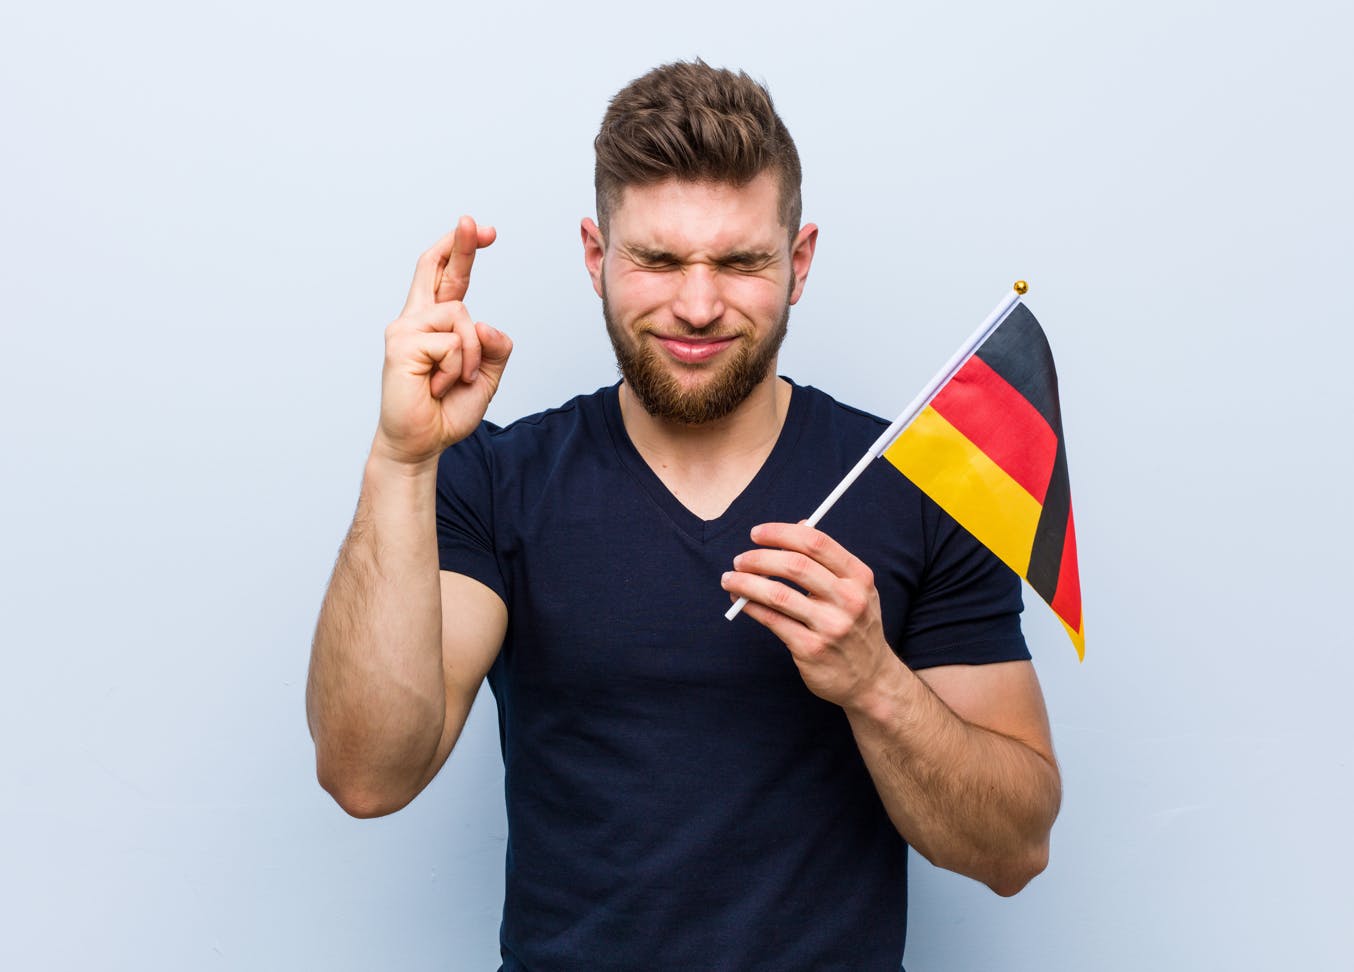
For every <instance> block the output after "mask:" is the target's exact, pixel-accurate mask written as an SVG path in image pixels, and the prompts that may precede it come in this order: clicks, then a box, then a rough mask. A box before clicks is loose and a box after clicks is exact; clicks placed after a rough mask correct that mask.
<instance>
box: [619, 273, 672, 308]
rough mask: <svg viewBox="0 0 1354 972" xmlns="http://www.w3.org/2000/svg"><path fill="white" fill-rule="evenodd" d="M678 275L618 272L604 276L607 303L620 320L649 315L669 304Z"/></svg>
mask: <svg viewBox="0 0 1354 972" xmlns="http://www.w3.org/2000/svg"><path fill="white" fill-rule="evenodd" d="M679 279H680V277H679V275H678V274H674V273H640V272H637V271H631V272H626V271H621V272H620V273H617V274H616V275H615V276H614V277H613V276H612V275H611V274H608V275H607V281H606V284H607V291H606V293H607V300H608V301H610V303H611V306H612V307H614V308H616V310H617V312H619V313H620V314H621V315H622V317H624V318H630V317H633V316H642V315H646V314H651V313H653V312H654V311H656V310H658V309H660V308H662V307H663V306H664V305H666V304H669V303H671V302H672V301H673V299H674V298H675V296H676V294H677V286H678V280H679Z"/></svg>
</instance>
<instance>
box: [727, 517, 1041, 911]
mask: <svg viewBox="0 0 1354 972" xmlns="http://www.w3.org/2000/svg"><path fill="white" fill-rule="evenodd" d="M753 540H754V541H755V542H757V543H759V544H766V545H767V547H764V548H762V549H758V550H750V551H748V552H747V553H744V554H740V555H739V556H738V557H737V558H736V559H735V560H734V567H735V570H734V571H732V572H730V573H729V574H727V575H725V580H724V587H725V590H727V591H729V592H730V595H731V596H740V595H741V596H747V597H748V598H749V599H750V603H749V604H748V606H747V608H746V610H747V612H748V614H749V616H750V617H752V618H753V619H754V620H757V621H759V622H760V623H762V624H764V625H765V626H766V627H767V628H768V629H770V630H771V631H772V632H773V633H774V634H776V636H777V637H779V638H780V639H781V640H782V641H783V642H785V644H786V647H787V648H789V650H790V653H791V655H792V656H793V658H794V660H795V664H796V665H797V666H798V667H799V671H800V674H801V676H802V677H803V678H804V682H805V684H806V685H807V686H808V687H809V689H810V690H811V691H813V692H814V693H815V694H817V695H818V696H820V697H821V698H824V699H827V700H828V701H830V702H834V703H836V704H837V705H840V706H841V707H842V708H843V710H844V711H845V712H846V715H847V718H848V720H849V721H850V724H851V728H852V731H853V733H854V734H855V737H856V743H857V745H858V746H859V747H860V751H861V755H862V757H863V758H864V759H865V763H866V766H867V767H868V768H869V770H870V774H871V776H872V778H873V779H874V783H875V788H876V789H877V790H878V792H879V796H880V799H881V800H882V801H883V803H884V807H885V809H886V810H887V811H888V813H889V817H890V819H891V820H892V821H893V823H894V826H895V827H897V828H898V832H899V833H900V834H902V836H903V837H904V838H905V839H906V840H907V841H908V843H910V844H912V845H913V846H914V847H916V848H917V850H918V851H919V852H920V853H922V854H923V855H924V856H925V857H926V858H927V859H928V860H930V861H931V862H932V863H934V864H937V865H938V866H941V867H945V868H947V869H950V870H953V871H957V872H959V873H960V874H965V875H967V876H969V877H972V878H976V879H977V880H979V881H982V882H983V883H984V884H986V885H988V887H990V888H992V890H994V891H996V892H997V893H998V894H1007V895H1009V894H1015V893H1016V892H1017V891H1019V890H1020V889H1021V888H1022V887H1024V885H1025V884H1026V883H1028V882H1029V880H1030V879H1031V878H1033V877H1034V876H1035V875H1036V874H1038V873H1039V872H1040V871H1041V870H1043V868H1044V866H1045V864H1046V862H1047V859H1048V838H1049V831H1050V829H1051V828H1052V826H1053V819H1054V817H1055V816H1056V815H1057V812H1058V805H1059V802H1060V799H1061V783H1060V781H1059V777H1058V770H1057V765H1056V763H1055V762H1054V760H1053V747H1052V742H1051V740H1050V736H1049V728H1048V719H1047V716H1046V714H1045V712H1044V704H1043V697H1042V694H1041V693H1040V691H1039V685H1038V681H1037V680H1036V679H1035V678H1034V669H1033V667H1032V666H1030V665H1029V664H1028V663H1025V662H1022V663H1008V664H999V665H990V666H958V665H956V666H945V667H941V668H935V669H930V670H926V671H923V672H922V673H920V674H914V673H913V672H911V671H910V670H909V669H908V668H907V666H906V665H904V664H903V663H902V662H901V661H900V660H899V659H898V657H897V656H896V655H895V654H894V653H893V650H892V649H891V648H890V647H889V645H888V643H887V641H886V640H885V638H884V634H883V625H882V622H881V620H880V612H879V595H878V592H877V591H876V590H875V587H874V578H873V577H872V575H871V574H870V570H869V568H868V567H866V566H865V565H864V564H863V563H861V561H859V560H858V559H857V558H855V557H854V556H852V555H851V554H850V553H849V552H848V551H846V550H845V549H843V548H842V547H841V546H840V545H839V544H837V543H836V541H834V540H832V538H830V537H828V536H827V535H826V534H824V533H822V532H820V531H818V530H814V529H813V528H811V527H808V526H804V525H802V524H788V523H778V524H763V525H761V526H759V527H757V528H756V529H755V530H754V531H753ZM776 578H785V579H787V580H790V581H793V582H794V583H795V584H797V585H798V586H799V587H800V588H802V589H803V591H804V593H800V592H799V591H796V590H794V589H793V588H791V587H790V586H789V585H787V584H784V583H781V582H780V581H779V580H777V579H776Z"/></svg>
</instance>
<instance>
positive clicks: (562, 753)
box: [307, 62, 1060, 972]
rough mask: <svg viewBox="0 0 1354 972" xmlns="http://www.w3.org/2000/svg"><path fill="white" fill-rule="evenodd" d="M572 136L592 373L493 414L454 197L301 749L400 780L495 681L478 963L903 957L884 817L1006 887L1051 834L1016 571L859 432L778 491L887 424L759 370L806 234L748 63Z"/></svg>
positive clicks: (430, 761)
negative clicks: (575, 389)
mask: <svg viewBox="0 0 1354 972" xmlns="http://www.w3.org/2000/svg"><path fill="white" fill-rule="evenodd" d="M596 146H597V175H596V183H597V186H596V187H597V207H598V214H597V221H596V222H594V221H593V220H591V219H585V220H583V223H582V227H581V236H582V242H583V253H584V260H585V263H586V265H587V270H588V273H589V275H590V277H591V279H592V283H593V287H594V288H595V290H596V291H597V293H598V295H599V296H600V297H601V298H602V303H603V316H604V318H605V321H606V326H607V330H608V333H609V335H610V337H611V340H612V343H613V346H614V348H615V351H616V356H617V360H618V362H619V365H620V370H621V374H622V378H623V380H622V381H621V383H620V384H619V385H618V386H614V387H611V388H605V389H602V390H600V391H599V392H597V393H595V394H592V395H585V396H580V397H579V398H576V399H574V400H573V401H571V402H569V403H567V404H565V405H564V406H562V407H561V408H558V409H555V410H552V411H549V412H545V413H543V414H540V415H536V416H532V417H530V418H527V419H523V420H521V421H519V422H516V423H514V424H512V425H510V426H508V427H506V428H503V429H499V428H496V427H494V426H491V425H488V424H485V423H482V418H483V415H484V413H485V409H486V407H487V406H488V404H489V401H490V399H491V398H492V396H493V394H494V391H495V390H496V389H497V387H498V383H499V381H500V379H501V377H502V375H503V372H504V367H505V365H506V364H507V361H508V356H509V353H510V351H511V349H512V345H511V342H510V341H509V339H508V338H507V337H506V336H505V335H503V334H502V333H501V332H499V331H497V330H495V329H494V328H491V327H489V326H487V325H485V324H483V323H476V322H475V321H474V320H473V319H472V318H471V316H470V314H469V312H468V311H467V310H466V308H465V306H464V304H463V303H461V298H463V297H464V295H465V293H466V288H467V285H468V283H469V277H470V271H471V266H472V263H473V261H474V258H475V254H476V251H477V250H478V249H480V248H483V247H487V246H489V245H490V244H491V243H492V242H493V241H494V236H495V233H494V230H493V229H492V228H489V227H482V226H478V225H477V224H476V223H475V222H474V221H473V220H471V219H469V218H468V217H465V218H462V220H461V221H460V223H459V224H458V225H457V227H456V229H455V230H454V231H453V232H452V233H450V234H448V235H447V236H446V237H444V238H443V239H442V240H440V241H439V242H438V243H437V244H436V245H434V247H433V248H432V249H431V250H429V251H428V252H427V253H425V254H424V255H423V256H422V257H421V258H420V260H419V262H418V267H417V269H416V271H415V275H414V282H413V285H412V287H411V290H410V294H409V298H408V302H407V303H406V305H405V308H404V311H403V312H402V313H401V315H400V317H399V319H398V320H396V321H395V322H394V323H393V324H392V325H390V327H389V328H388V329H387V332H386V360H385V371H384V377H383V385H382V401H381V416H380V422H379V425H378V428H377V432H376V436H375V439H374V441H373V444H372V450H371V456H370V458H369V460H368V463H367V467H366V473H365V477H364V480H363V486H362V493H361V498H360V500H359V504H358V510H357V514H356V516H355V518H354V521H353V526H352V530H351V532H350V534H349V536H348V539H347V541H346V542H345V544H344V546H343V550H342V552H341V554H340V556H339V560H338V563H337V565H336V567H335V571H334V576H333V579H332V581H331V583H330V588H329V591H328V594H327V596H326V598H325V603H324V607H323V610H322V612H321V617H320V621H319V625H318V629H317V631H316V636H315V644H314V652H313V656H312V662H311V674H310V682H309V687H308V694H307V701H308V714H309V718H310V725H311V730H312V734H313V736H314V738H315V743H316V752H317V763H318V772H319V777H320V780H321V782H322V784H323V785H324V786H325V788H326V789H328V790H329V791H330V792H331V793H332V794H333V795H334V797H335V798H336V799H337V800H338V802H339V803H340V804H341V805H342V806H343V807H344V809H346V810H347V811H348V812H350V813H352V814H354V815H356V816H372V815H378V814H384V813H390V812H392V811H394V810H396V809H398V808H400V807H401V806H403V805H405V804H406V803H408V802H409V801H410V800H411V799H413V797H414V796H415V795H416V794H417V793H418V792H419V791H420V790H422V789H423V787H424V786H425V785H427V783H428V781H429V780H431V779H432V777H433V776H434V775H435V774H436V773H437V771H438V769H439V768H440V767H441V766H442V764H443V762H444V761H445V760H446V758H447V755H448V754H449V753H450V751H451V748H452V746H453V745H454V744H455V742H456V738H457V735H458V734H459V733H460V731H461V727H462V726H463V724H464V721H465V718H466V715H467V713H468V712H469V709H470V706H471V703H472V701H473V700H474V698H475V695H476V692H477V691H478V689H479V686H480V684H481V682H482V680H483V679H484V678H485V677H486V675H487V677H488V679H489V682H490V685H491V687H492V688H493V691H494V694H495V697H496V700H497V704H498V710H499V725H500V732H501V742H502V746H503V754H504V764H505V776H506V783H505V786H506V798H507V811H508V822H509V837H508V849H507V892H506V901H505V905H504V918H503V925H502V930H501V940H502V951H503V960H504V968H505V969H508V970H513V969H533V970H556V969H588V970H602V969H617V970H622V969H636V970H638V969H644V970H653V969H683V970H686V969H702V970H708V969H730V970H733V969H739V970H742V969H775V970H794V969H804V970H822V969H850V970H853V972H859V970H868V969H880V970H884V969H888V970H896V969H898V967H899V964H900V962H901V958H902V951H903V939H904V934H905V924H906V922H905V912H906V878H905V870H904V869H905V862H906V856H905V854H906V846H905V844H904V841H906V842H907V843H910V844H912V846H914V847H916V848H917V849H918V851H920V852H921V853H922V854H924V855H925V856H926V857H927V858H928V859H929V860H931V861H933V862H934V863H936V864H938V865H940V866H942V867H947V868H951V869H953V870H956V871H958V872H960V873H963V874H967V875H970V876H972V877H974V878H977V879H978V880H981V881H983V882H985V883H986V884H988V885H989V886H990V887H991V888H992V889H993V890H995V891H996V892H998V893H1000V894H1013V893H1015V892H1016V891H1018V890H1019V889H1020V888H1021V887H1022V886H1023V885H1024V884H1025V883H1026V882H1027V881H1028V880H1029V879H1030V878H1031V877H1033V876H1034V875H1035V874H1037V873H1038V872H1039V871H1040V870H1041V869H1042V868H1043V867H1044V865H1045V862H1046V860H1047V852H1048V835H1049V830H1050V827H1051V826H1052V822H1053V818H1054V816H1055V815H1056V813H1057V808H1058V802H1059V794H1060V789H1059V778H1058V771H1057V768H1056V765H1055V763H1054V759H1053V752H1052V745H1051V742H1050V738H1049V727H1048V721H1047V717H1046V715H1045V711H1044V705H1043V700H1042V696H1041V694H1040V691H1039V688H1038V683H1037V681H1036V679H1035V676H1034V672H1033V669H1032V668H1031V666H1030V663H1029V655H1028V652H1027V651H1026V648H1025V645H1024V641H1023V639H1022V637H1021V635H1020V629H1019V611H1020V590H1019V581H1018V579H1017V578H1016V577H1015V576H1014V575H1013V574H1012V573H1011V572H1010V571H1009V570H1007V569H1006V568H1005V567H1004V566H1002V565H1001V564H1000V563H999V562H998V561H996V559H995V558H993V557H992V556H991V555H990V554H989V553H988V552H987V551H986V550H984V549H983V548H982V547H980V546H979V545H978V544H977V543H976V541H974V540H973V539H972V538H971V537H970V536H968V535H967V534H966V533H964V532H963V531H962V530H961V529H960V528H959V527H958V526H957V525H956V524H955V523H954V522H953V521H952V520H951V519H949V517H947V516H946V515H945V514H943V513H942V512H940V511H939V509H938V508H936V507H935V506H934V505H933V504H932V503H930V502H929V501H928V500H926V499H925V497H924V496H923V495H922V494H921V493H920V492H919V491H918V490H916V489H915V488H914V487H912V486H911V484H909V483H908V482H907V481H906V480H904V479H903V478H902V477H901V476H899V475H898V474H897V473H896V472H894V471H893V470H892V469H891V467H888V466H887V465H886V464H884V463H878V464H876V466H877V467H878V468H875V469H872V470H870V471H869V472H868V473H866V474H865V475H864V476H862V478H861V479H860V480H859V481H858V482H857V483H856V485H854V486H853V487H852V491H851V494H850V495H849V496H848V497H847V498H846V500H845V501H843V502H842V503H840V504H839V505H838V507H837V508H836V509H835V510H834V511H833V513H832V514H830V515H829V517H827V518H826V519H825V521H824V524H823V525H824V528H825V530H824V531H819V530H815V529H811V528H809V527H807V526H804V525H802V524H799V523H796V522H795V521H796V520H797V519H798V518H799V517H801V516H803V515H804V514H805V513H806V512H807V511H808V510H810V509H812V507H813V506H815V505H816V504H817V503H818V501H819V500H820V499H821V498H822V497H823V496H824V495H825V494H826V493H827V492H828V491H829V490H830V488H831V487H832V485H833V484H835V482H836V481H837V480H838V479H839V478H840V476H841V475H842V473H843V472H844V471H845V470H846V469H847V468H849V467H850V466H851V465H852V464H853V463H854V462H855V460H856V459H857V458H858V457H859V456H860V455H861V454H862V453H863V452H864V450H865V448H866V447H867V446H868V445H869V443H870V442H871V441H873V440H874V438H875V437H876V436H877V435H878V434H879V431H880V430H881V428H882V424H883V423H882V422H881V420H879V419H876V418H873V417H871V416H867V415H864V414H863V413H860V412H857V411H855V410H853V409H849V408H847V407H845V406H842V405H839V404H837V403H836V402H834V401H832V400H831V399H830V398H828V397H827V396H826V395H824V394H823V393H821V392H818V391H816V390H814V389H812V388H807V387H801V386H797V385H793V384H791V383H790V382H789V381H787V380H784V379H782V378H779V377H777V375H776V371H775V363H776V356H777V351H778V349H779V346H780V343H781V339H782V338H783V337H784V335H785V331H786V324H787V320H788V316H789V307H790V305H791V304H794V303H795V302H797V301H798V300H799V297H800V295H801V294H802V292H803V288H804V283H805V280H806V278H807V276H808V273H809V267H810V264H811V263H812V261H813V254H814V248H815V245H816V242H817V228H816V227H815V226H814V225H813V224H806V225H804V226H803V227H800V226H799V215H800V196H799V182H800V168H799V160H798V155H797V153H796V150H795V147H794V143H793V141H791V139H790V136H789V133H788V132H787V131H786V130H785V127H784V125H783V124H782V123H781V121H780V119H779V117H778V116H777V115H776V114H775V111H774V109H773V108H772V105H771V101H770V98H769V96H768V95H767V94H766V92H765V90H764V89H763V88H761V87H760V86H759V85H757V84H756V83H755V82H753V81H751V80H750V79H749V78H748V77H747V76H746V75H734V74H732V73H730V72H727V71H718V70H714V69H712V68H710V67H708V66H706V65H705V64H703V63H700V62H697V63H695V64H672V65H667V66H665V67H662V68H658V69H656V70H654V71H652V72H650V73H649V74H647V75H645V76H644V77H642V78H639V79H638V80H636V81H634V82H632V83H631V84H630V85H629V86H627V87H626V88H625V89H624V90H622V91H621V92H620V93H619V94H618V95H617V96H616V98H615V99H614V100H613V101H612V104H611V105H610V107H609V109H608V111H607V114H606V117H605V119H604V120H603V123H602V129H601V132H600V134H599V135H598V137H597V141H596ZM844 326H845V325H844ZM439 568H440V569H439ZM721 586H722V588H723V591H724V592H726V593H723V594H721V592H720V587H721ZM740 595H746V596H747V597H748V598H750V603H749V604H748V606H747V609H746V611H745V613H746V617H740V618H738V619H737V620H735V621H734V622H732V623H730V622H728V621H725V620H724V618H723V617H722V611H723V610H724V608H726V607H727V605H728V599H729V598H736V597H738V596H740Z"/></svg>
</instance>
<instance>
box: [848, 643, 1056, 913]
mask: <svg viewBox="0 0 1354 972" xmlns="http://www.w3.org/2000/svg"><path fill="white" fill-rule="evenodd" d="M845 708H846V714H847V718H848V720H849V721H850V724H851V729H852V731H853V733H854V734H855V737H856V742H857V745H858V746H859V748H860V752H861V754H862V756H863V757H864V759H865V763H866V766H867V767H868V768H869V771H870V774H871V776H872V777H873V779H874V782H875V787H876V789H877V790H878V792H879V795H880V798H881V800H882V801H883V803H884V807H885V809H886V810H887V811H888V814H889V817H890V819H892V821H893V823H894V826H895V827H897V829H898V831H899V833H901V834H902V835H903V837H904V838H905V839H906V840H907V841H908V843H910V844H911V845H912V846H913V847H915V848H916V849H917V850H918V852H920V853H921V854H922V855H923V856H924V857H925V858H926V859H927V860H929V861H931V862H932V863H933V864H935V865H937V866H939V867H944V868H946V869H948V870H952V871H957V872H958V873H960V874H964V875H967V876H968V877H972V878H975V879H977V880H979V881H982V882H983V883H984V884H986V885H988V886H989V887H990V888H992V890H993V891H996V892H997V893H998V894H1003V895H1009V894H1014V893H1016V892H1017V891H1019V890H1020V889H1021V888H1022V887H1023V886H1024V885H1025V884H1026V883H1027V882H1028V881H1029V880H1030V879H1031V878H1033V877H1034V876H1035V875H1036V874H1038V873H1039V872H1040V871H1042V870H1043V868H1044V866H1045V865H1046V863H1047V860H1048V838H1049V831H1050V829H1051V828H1052V826H1053V820H1054V818H1055V817H1056V816H1057V813H1058V806H1059V803H1060V800H1061V783H1060V780H1059V775H1058V770H1057V766H1056V764H1055V763H1054V762H1053V760H1052V756H1051V754H1049V755H1047V756H1046V755H1044V754H1041V753H1040V752H1039V751H1037V750H1036V749H1034V748H1032V747H1031V746H1030V745H1028V744H1026V743H1025V742H1023V741H1021V740H1018V739H1014V738H1011V737H1009V736H1004V735H1001V734H999V733H996V732H993V731H991V730H988V729H984V728H982V727H979V726H975V725H972V724H970V723H968V722H965V721H964V720H963V719H961V718H960V717H959V716H957V715H956V714H955V713H954V712H953V711H951V710H950V709H949V708H948V707H947V706H946V705H945V703H944V702H942V701H941V700H940V699H939V698H938V697H937V696H936V695H935V693H934V692H932V691H931V690H930V688H929V687H928V686H927V685H926V684H925V683H924V682H923V681H922V680H921V679H920V678H919V677H917V676H916V675H915V674H913V673H912V672H910V671H909V670H908V669H907V668H906V667H905V666H904V665H903V664H902V663H901V662H898V663H897V665H896V666H892V665H891V666H889V668H888V674H887V676H886V677H884V678H882V679H880V680H879V682H878V683H877V684H876V685H875V686H873V687H872V690H871V691H870V692H869V693H868V695H866V696H864V697H862V698H861V699H860V700H858V702H857V703H856V704H854V705H848V706H846V707H845Z"/></svg>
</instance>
